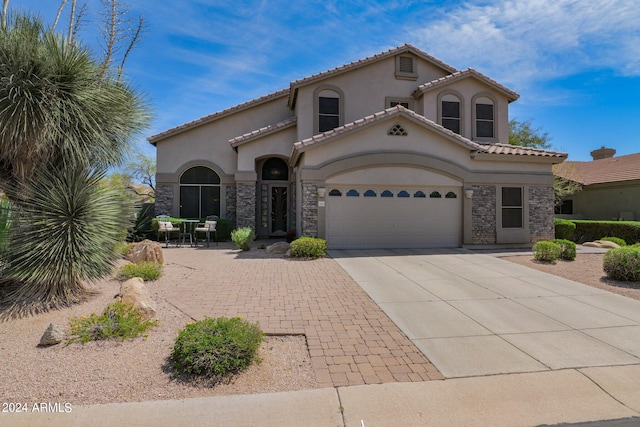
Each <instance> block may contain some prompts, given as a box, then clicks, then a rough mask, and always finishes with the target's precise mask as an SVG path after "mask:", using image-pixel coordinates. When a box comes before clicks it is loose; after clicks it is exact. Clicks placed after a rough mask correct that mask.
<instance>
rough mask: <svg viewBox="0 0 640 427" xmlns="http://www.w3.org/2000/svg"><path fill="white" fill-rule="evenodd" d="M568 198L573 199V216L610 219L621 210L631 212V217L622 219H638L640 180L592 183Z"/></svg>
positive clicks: (639, 214) (639, 215) (619, 214)
mask: <svg viewBox="0 0 640 427" xmlns="http://www.w3.org/2000/svg"><path fill="white" fill-rule="evenodd" d="M568 199H572V200H573V212H574V216H577V217H580V218H581V219H600V220H611V219H617V218H619V217H620V216H621V212H633V218H624V219H625V220H634V221H638V220H640V181H629V182H628V183H626V184H623V185H621V184H613V185H612V184H609V185H604V184H602V185H592V186H588V187H585V188H584V189H583V190H582V191H581V192H578V193H576V194H574V195H573V196H571V197H569V198H568ZM625 216H629V215H625Z"/></svg>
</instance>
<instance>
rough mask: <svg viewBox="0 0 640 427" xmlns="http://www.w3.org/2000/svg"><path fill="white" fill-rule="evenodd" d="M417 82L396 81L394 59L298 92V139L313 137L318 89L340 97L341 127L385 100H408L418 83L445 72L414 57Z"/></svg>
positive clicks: (375, 109) (379, 107)
mask: <svg viewBox="0 0 640 427" xmlns="http://www.w3.org/2000/svg"><path fill="white" fill-rule="evenodd" d="M416 59H417V60H416V62H415V64H416V65H417V68H416V70H417V74H418V79H417V80H415V81H413V80H402V79H396V77H395V72H396V59H395V57H390V58H386V59H385V60H382V61H379V62H375V63H373V64H369V65H366V66H364V67H362V68H360V69H358V70H357V71H356V72H349V73H344V74H341V75H338V76H335V77H332V78H330V79H327V80H323V81H320V82H317V83H314V84H309V85H307V86H303V87H301V88H300V89H299V91H298V95H297V101H296V105H295V110H296V116H297V117H298V139H299V140H302V139H304V138H309V137H311V136H312V135H314V134H315V133H316V132H314V119H315V116H316V113H315V111H314V93H315V91H316V90H320V89H322V88H327V89H331V88H334V89H338V90H339V91H340V92H341V93H342V94H343V95H344V98H343V106H344V115H343V124H344V123H350V122H353V121H355V120H358V119H361V118H363V117H365V116H368V115H371V114H374V113H377V112H379V111H382V110H384V109H385V108H387V107H386V105H385V98H386V97H399V98H407V97H411V93H412V92H413V91H414V90H415V89H416V88H417V87H418V85H419V84H421V83H425V82H429V81H431V80H435V79H437V78H440V77H442V76H444V75H445V74H446V72H444V71H442V70H440V69H439V68H437V67H435V66H434V65H432V64H430V63H428V62H426V61H423V60H421V59H418V58H417V57H416Z"/></svg>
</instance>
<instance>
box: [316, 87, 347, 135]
mask: <svg viewBox="0 0 640 427" xmlns="http://www.w3.org/2000/svg"><path fill="white" fill-rule="evenodd" d="M316 99H317V101H316V102H317V104H316V108H317V110H316V111H317V117H318V124H317V129H318V132H326V131H329V130H331V129H335V128H337V127H338V126H340V125H341V124H342V96H341V94H340V93H339V92H338V91H336V90H332V89H325V90H321V91H319V92H318V93H317V96H316Z"/></svg>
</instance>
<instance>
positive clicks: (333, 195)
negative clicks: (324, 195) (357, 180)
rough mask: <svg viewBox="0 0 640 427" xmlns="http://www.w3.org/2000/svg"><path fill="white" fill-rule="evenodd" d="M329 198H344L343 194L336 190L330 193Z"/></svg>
mask: <svg viewBox="0 0 640 427" xmlns="http://www.w3.org/2000/svg"><path fill="white" fill-rule="evenodd" d="M329 196H331V197H340V196H342V192H341V191H340V190H338V189H336V188H334V189H333V190H331V191H329Z"/></svg>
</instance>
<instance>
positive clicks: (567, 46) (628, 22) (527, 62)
mask: <svg viewBox="0 0 640 427" xmlns="http://www.w3.org/2000/svg"><path fill="white" fill-rule="evenodd" d="M441 12H442V19H440V20H438V21H430V22H429V23H427V24H426V25H421V26H415V25H414V26H413V27H412V28H410V29H409V31H408V32H409V34H413V36H414V37H415V38H416V39H417V40H418V41H417V44H418V45H419V46H422V47H424V48H425V49H426V50H427V51H428V52H429V53H431V54H433V55H435V56H436V57H439V58H441V59H443V60H445V61H446V62H449V63H451V65H454V66H456V67H459V68H466V67H473V68H477V69H479V70H480V71H482V72H483V73H486V74H488V75H490V76H492V77H494V78H496V79H498V80H499V81H501V82H505V83H507V84H515V85H517V86H525V87H526V86H529V85H530V84H534V83H535V82H537V81H543V80H547V79H550V78H557V77H563V76H569V75H572V74H576V73H580V72H583V71H591V70H598V69H613V70H614V71H615V72H617V73H619V74H622V75H639V74H640V55H638V50H640V48H639V47H638V39H639V38H640V7H638V5H637V2H636V0H600V1H598V2H591V1H582V0H529V1H520V0H498V1H494V2H492V3H491V4H486V2H483V3H482V4H476V3H474V2H471V1H468V2H465V3H463V4H462V5H461V6H458V7H454V8H452V9H450V10H446V11H441Z"/></svg>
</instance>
